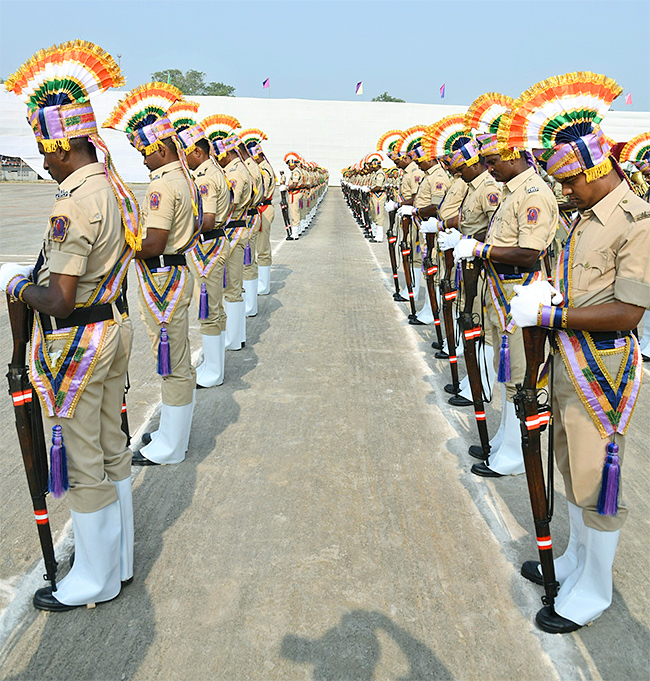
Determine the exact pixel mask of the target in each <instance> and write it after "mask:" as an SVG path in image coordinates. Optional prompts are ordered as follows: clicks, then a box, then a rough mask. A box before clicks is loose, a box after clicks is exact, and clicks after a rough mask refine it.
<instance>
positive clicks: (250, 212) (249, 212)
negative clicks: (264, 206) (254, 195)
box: [246, 206, 257, 217]
mask: <svg viewBox="0 0 650 681" xmlns="http://www.w3.org/2000/svg"><path fill="white" fill-rule="evenodd" d="M246 215H250V216H251V217H252V216H253V215H257V206H255V208H249V209H248V210H247V211H246Z"/></svg>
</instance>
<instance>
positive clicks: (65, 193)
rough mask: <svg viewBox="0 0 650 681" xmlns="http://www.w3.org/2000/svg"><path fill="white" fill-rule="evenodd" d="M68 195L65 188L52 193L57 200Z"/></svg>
mask: <svg viewBox="0 0 650 681" xmlns="http://www.w3.org/2000/svg"><path fill="white" fill-rule="evenodd" d="M69 196H70V192H69V191H68V190H67V189H59V191H58V192H57V193H56V194H55V195H54V198H55V199H56V200H57V201H58V200H59V199H67V198H68V197H69Z"/></svg>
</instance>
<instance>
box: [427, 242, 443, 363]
mask: <svg viewBox="0 0 650 681" xmlns="http://www.w3.org/2000/svg"><path fill="white" fill-rule="evenodd" d="M426 241H427V257H426V258H425V259H424V271H425V272H426V274H427V291H428V293H429V301H430V302H431V311H432V312H433V325H434V326H435V327H436V336H437V337H438V340H437V341H433V343H432V344H431V347H433V348H436V349H437V350H442V329H441V328H440V310H439V309H438V298H437V297H436V284H435V281H434V279H435V276H436V274H437V273H438V265H437V263H436V262H434V260H433V252H434V244H435V234H426Z"/></svg>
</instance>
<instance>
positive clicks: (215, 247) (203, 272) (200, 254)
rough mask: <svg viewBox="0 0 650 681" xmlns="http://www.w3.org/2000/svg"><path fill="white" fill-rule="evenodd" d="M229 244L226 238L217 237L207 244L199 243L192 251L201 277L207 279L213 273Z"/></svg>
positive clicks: (191, 253)
mask: <svg viewBox="0 0 650 681" xmlns="http://www.w3.org/2000/svg"><path fill="white" fill-rule="evenodd" d="M227 242H228V239H227V238H226V237H217V238H216V239H211V240H210V241H206V242H205V243H203V242H201V241H199V243H198V244H196V246H195V247H194V248H193V249H192V250H191V251H190V256H191V258H192V261H193V262H194V265H195V266H196V269H197V272H198V274H199V277H203V278H205V277H207V276H208V275H209V274H210V272H212V270H213V269H214V266H215V265H216V264H217V260H218V258H219V256H220V255H221V253H222V252H223V250H224V248H225V247H226V243H227Z"/></svg>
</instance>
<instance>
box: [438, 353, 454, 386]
mask: <svg viewBox="0 0 650 681" xmlns="http://www.w3.org/2000/svg"><path fill="white" fill-rule="evenodd" d="M437 356H438V353H437V352H436V357H437ZM458 390H459V386H458V384H457V383H447V385H446V386H445V392H446V393H449V395H456V394H458Z"/></svg>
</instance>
